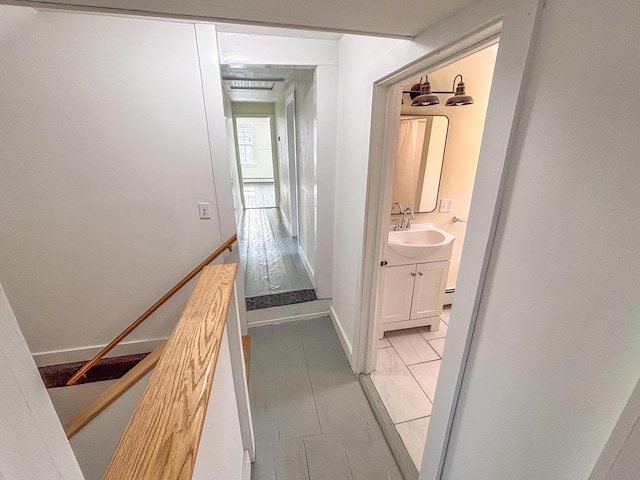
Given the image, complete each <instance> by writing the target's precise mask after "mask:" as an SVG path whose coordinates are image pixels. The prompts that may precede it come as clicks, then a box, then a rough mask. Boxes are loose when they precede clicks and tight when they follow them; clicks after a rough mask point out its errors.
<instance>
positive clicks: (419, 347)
mask: <svg viewBox="0 0 640 480" xmlns="http://www.w3.org/2000/svg"><path fill="white" fill-rule="evenodd" d="M449 313H450V307H445V309H444V310H443V312H442V315H441V316H440V317H441V318H442V321H441V322H440V329H439V330H438V331H436V332H430V331H429V329H428V327H420V328H407V329H404V330H396V331H393V332H387V333H386V334H385V336H384V338H383V339H382V340H380V344H379V350H378V363H377V366H376V371H375V372H373V373H372V374H371V380H372V381H373V384H374V385H375V387H376V390H377V391H378V394H379V395H380V398H381V399H382V402H383V403H384V405H385V407H386V409H387V412H389V416H390V417H391V420H392V421H393V423H394V425H395V426H396V429H397V430H398V433H399V434H400V437H401V438H402V441H403V442H404V444H405V446H406V447H407V451H408V452H409V455H410V456H411V459H412V460H413V463H414V464H415V466H416V468H417V469H418V470H420V463H421V462H422V451H423V450H424V444H425V441H426V439H427V430H428V428H429V420H430V418H431V417H430V415H431V405H432V403H433V397H434V394H435V391H436V383H437V382H438V373H439V372H440V362H441V359H442V352H443V350H444V343H445V340H446V335H447V328H448V325H449Z"/></svg>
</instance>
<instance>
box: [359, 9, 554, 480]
mask: <svg viewBox="0 0 640 480" xmlns="http://www.w3.org/2000/svg"><path fill="white" fill-rule="evenodd" d="M542 8H543V0H540V1H538V0H532V1H531V2H530V3H528V4H525V5H519V6H514V7H512V8H511V9H509V10H508V11H506V12H503V13H502V15H500V16H499V17H498V18H496V19H495V20H494V21H493V22H492V23H490V24H488V25H485V26H483V27H481V28H479V29H477V30H476V31H474V32H472V33H470V34H468V35H467V36H465V37H463V38H460V39H459V40H458V41H456V42H453V43H451V44H449V45H445V46H443V47H442V48H434V49H433V50H431V53H429V54H427V55H426V56H424V57H422V58H419V59H416V60H415V61H414V62H411V63H409V64H407V65H405V67H403V68H400V69H399V70H396V71H395V72H394V73H392V74H390V75H388V76H386V77H383V78H381V79H380V80H378V81H377V82H376V83H375V84H374V88H373V100H372V121H371V137H370V138H371V140H370V150H369V177H368V183H367V202H366V211H365V217H366V218H365V231H364V253H363V262H362V290H361V292H360V295H361V297H360V300H361V302H360V309H359V328H358V331H357V334H358V336H357V338H356V339H355V342H354V352H353V357H352V368H353V370H354V371H355V372H356V373H369V372H371V371H372V370H373V369H374V368H375V360H376V353H377V332H376V330H377V329H376V328H375V322H374V320H373V319H375V316H376V314H377V313H378V312H380V310H381V289H382V273H383V270H382V267H380V262H381V260H383V257H384V253H385V248H386V244H387V235H388V223H389V222H388V214H389V208H388V207H389V205H387V203H389V199H390V198H391V189H392V178H391V175H390V173H391V171H392V170H393V168H394V166H395V150H396V148H395V147H396V143H397V129H398V122H399V121H400V98H401V87H400V84H401V82H402V81H406V80H407V79H408V78H411V77H413V76H416V75H419V74H420V73H424V72H429V71H433V70H435V69H437V68H441V67H443V66H445V65H447V64H449V63H452V62H453V61H455V60H456V59H458V58H460V57H463V56H466V55H468V54H470V53H473V52H474V51H477V50H479V49H480V48H482V47H483V46H487V45H488V44H489V43H490V42H491V40H492V39H495V38H496V37H498V36H499V37H500V48H499V50H498V56H497V59H496V65H495V69H494V75H493V81H492V86H491V96H490V100H489V105H488V109H487V116H486V122H485V129H484V134H483V139H482V147H481V151H480V157H479V161H478V169H477V173H476V180H475V184H474V191H473V200H472V204H471V210H470V214H469V218H470V222H469V223H468V226H467V233H466V241H465V249H464V251H463V255H462V261H461V268H460V275H459V280H458V282H457V291H456V305H455V306H454V308H453V311H452V319H453V321H452V322H451V324H450V325H451V326H450V327H449V332H448V341H447V352H446V353H447V354H446V357H445V358H444V359H443V361H442V366H441V370H440V378H439V381H438V393H437V401H436V402H435V403H434V407H433V412H432V415H431V421H430V425H429V435H428V437H427V444H426V447H425V451H424V453H423V458H422V466H421V469H420V480H438V479H440V478H441V476H442V472H443V469H444V464H445V456H446V452H447V447H448V444H449V439H450V435H451V432H452V427H453V422H454V417H455V413H456V408H457V405H458V398H459V396H460V392H461V387H462V382H463V377H464V374H465V369H466V367H467V360H468V356H469V351H470V346H471V342H472V339H473V335H474V329H475V326H476V321H477V318H478V311H479V309H480V304H481V300H482V294H483V289H484V283H485V279H486V276H487V272H488V267H489V261H490V258H491V253H492V250H493V242H494V239H495V232H496V229H497V225H498V222H499V219H500V209H501V204H502V198H503V193H504V186H505V178H506V173H507V171H508V166H509V160H510V157H511V153H512V150H513V146H514V142H515V132H516V131H517V127H518V120H519V116H520V108H521V104H522V98H523V96H524V87H525V85H526V80H527V76H528V67H529V65H530V63H531V61H530V60H531V56H532V52H533V49H534V45H535V34H536V27H537V24H538V22H537V20H538V19H539V17H540V13H541V11H542Z"/></svg>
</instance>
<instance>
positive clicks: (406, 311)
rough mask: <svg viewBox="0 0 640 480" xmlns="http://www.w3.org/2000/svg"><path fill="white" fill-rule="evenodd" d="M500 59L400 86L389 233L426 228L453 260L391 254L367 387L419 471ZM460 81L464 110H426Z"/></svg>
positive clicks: (480, 56)
mask: <svg viewBox="0 0 640 480" xmlns="http://www.w3.org/2000/svg"><path fill="white" fill-rule="evenodd" d="M497 52H498V44H497V43H494V44H492V45H490V46H487V47H486V48H483V49H481V50H479V51H477V52H474V53H472V54H471V55H467V56H465V57H464V58H461V59H458V60H456V61H455V62H453V63H451V64H449V65H446V66H444V67H442V68H438V69H436V70H433V71H431V72H429V75H428V77H427V75H426V73H421V74H419V75H416V76H413V77H411V78H409V79H407V80H406V81H404V82H403V83H402V84H401V88H402V91H403V92H405V93H403V94H402V100H401V102H402V106H401V111H400V121H399V129H398V136H397V137H398V138H397V142H396V144H397V150H396V159H395V160H396V161H395V167H394V169H393V171H392V172H391V177H392V189H391V191H392V193H391V201H389V202H388V204H389V207H390V206H391V204H393V205H395V206H396V208H394V209H393V211H392V210H391V208H389V210H388V212H387V217H386V218H387V224H388V225H389V226H395V227H394V228H395V229H396V232H397V233H399V234H401V235H405V236H406V235H408V234H412V233H411V232H414V233H413V235H416V234H419V232H422V231H423V230H422V227H425V226H427V225H429V226H430V227H429V228H430V229H431V228H433V233H434V234H435V233H438V232H442V233H443V238H444V240H442V241H441V242H440V244H441V245H442V247H438V248H443V249H444V248H446V249H447V252H446V253H447V254H446V258H445V256H443V257H442V258H435V257H433V256H430V257H424V258H422V257H415V256H414V251H413V250H412V251H411V252H406V254H407V256H404V254H403V253H398V252H399V251H400V249H398V251H396V250H395V244H393V243H392V244H391V245H390V246H389V247H387V248H390V249H391V250H390V251H388V254H387V255H386V256H385V257H384V261H385V262H387V265H386V266H385V268H384V273H383V285H382V292H383V293H382V304H381V307H380V310H381V311H379V312H378V314H377V317H378V318H377V323H375V328H376V329H377V330H378V331H379V333H378V338H379V340H378V348H377V352H376V353H377V361H376V364H375V369H374V370H373V371H372V372H371V374H370V378H371V381H372V383H373V385H374V387H375V388H376V390H377V393H378V395H379V397H380V399H381V400H382V403H383V405H384V406H385V408H386V411H387V413H388V414H389V417H390V419H391V422H392V423H393V425H394V426H395V428H396V430H397V433H398V434H399V436H400V438H401V439H402V442H403V444H404V446H405V447H406V449H407V451H408V453H409V455H410V457H411V460H412V462H413V464H414V466H415V467H416V469H418V470H419V469H420V464H421V461H422V452H423V450H424V446H425V442H426V437H427V434H428V428H429V423H430V419H431V411H432V405H433V401H434V397H435V391H436V386H437V381H438V376H439V371H440V366H441V363H442V358H443V355H444V349H445V343H446V339H447V331H448V326H449V322H450V315H449V314H450V308H451V304H452V303H453V300H454V296H455V288H456V280H457V277H458V270H459V266H460V260H461V257H462V251H463V244H464V238H465V233H466V225H467V220H468V218H469V211H470V207H471V195H472V192H473V186H474V179H475V175H476V168H477V164H478V158H479V155H480V145H481V143H482V134H483V130H484V123H485V117H486V111H487V106H488V103H489V93H490V91H491V82H492V78H493V70H494V65H495V59H496V56H497ZM458 75H459V76H460V77H457V76H458ZM456 77H457V78H456ZM454 78H455V79H456V81H457V82H458V83H459V82H460V81H461V80H463V81H464V83H465V86H466V92H465V93H466V94H467V95H468V96H470V97H471V98H467V99H466V100H465V102H466V103H467V104H464V105H458V106H450V105H446V104H445V102H446V101H447V99H448V98H451V97H452V96H453V94H452V93H449V94H438V95H437V99H430V101H429V102H428V103H435V102H438V101H439V102H440V103H436V104H434V105H421V103H425V102H424V101H421V98H422V97H419V96H418V92H419V91H420V90H421V89H420V84H421V82H422V85H423V90H424V84H425V83H426V81H427V79H428V81H429V82H430V85H431V89H432V90H433V91H436V92H438V91H452V92H453V91H454V90H455V88H453V87H455V86H456V85H452V83H451V82H452V81H453V80H454ZM406 92H411V93H406ZM434 95H435V94H434ZM427 100H429V99H427ZM470 102H472V103H470ZM416 103H417V104H418V105H414V104H416ZM451 103H453V102H451ZM461 103H463V102H461ZM397 207H400V208H399V209H398V208H397ZM399 211H403V212H404V215H403V214H400V213H398V212H399ZM425 231H429V232H430V231H431V230H425ZM396 232H393V233H394V234H395V233H396ZM402 248H404V246H403V247H402ZM403 252H404V250H403ZM424 262H427V263H424ZM414 307H415V308H414ZM427 307H428V308H427ZM443 307H444V308H443Z"/></svg>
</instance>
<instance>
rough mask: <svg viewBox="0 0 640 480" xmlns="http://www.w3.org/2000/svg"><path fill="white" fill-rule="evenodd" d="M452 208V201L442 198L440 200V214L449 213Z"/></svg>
mask: <svg viewBox="0 0 640 480" xmlns="http://www.w3.org/2000/svg"><path fill="white" fill-rule="evenodd" d="M452 208H453V199H451V198H442V199H441V200H440V212H450V211H451V209H452Z"/></svg>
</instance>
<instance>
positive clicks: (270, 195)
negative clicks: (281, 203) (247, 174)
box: [242, 183, 276, 208]
mask: <svg viewBox="0 0 640 480" xmlns="http://www.w3.org/2000/svg"><path fill="white" fill-rule="evenodd" d="M242 189H243V190H244V206H245V208H275V206H276V189H275V187H274V184H273V183H244V184H243V185H242Z"/></svg>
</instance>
